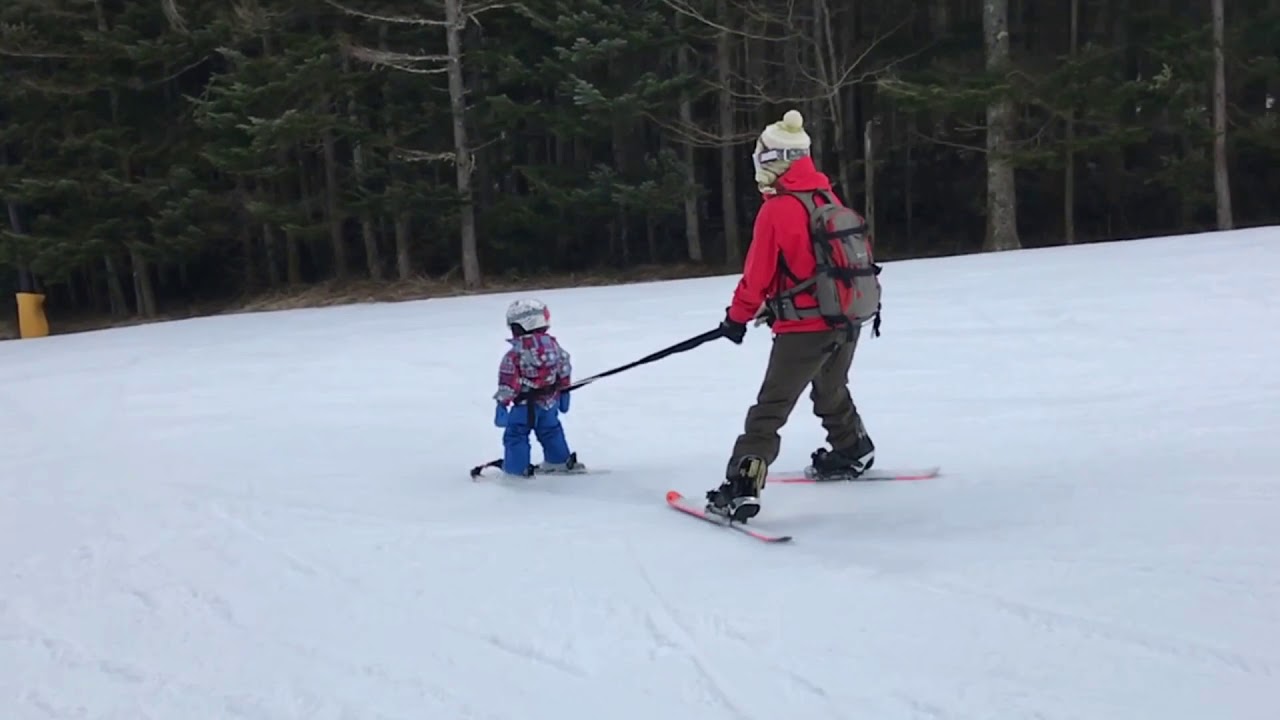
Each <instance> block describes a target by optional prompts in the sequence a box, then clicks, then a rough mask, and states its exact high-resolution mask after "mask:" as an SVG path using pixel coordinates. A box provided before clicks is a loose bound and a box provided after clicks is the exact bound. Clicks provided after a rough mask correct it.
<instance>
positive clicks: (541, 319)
mask: <svg viewBox="0 0 1280 720" xmlns="http://www.w3.org/2000/svg"><path fill="white" fill-rule="evenodd" d="M550 326H551V311H550V310H548V309H547V306H546V305H545V304H543V302H542V301H541V300H533V299H529V300H516V301H515V302H513V303H511V304H510V305H508V306H507V327H510V328H512V329H517V328H518V329H519V330H520V332H521V333H531V332H534V331H535V330H543V329H545V328H548V327H550Z"/></svg>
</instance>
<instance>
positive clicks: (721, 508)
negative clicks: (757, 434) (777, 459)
mask: <svg viewBox="0 0 1280 720" xmlns="http://www.w3.org/2000/svg"><path fill="white" fill-rule="evenodd" d="M768 472H769V470H768V467H767V466H766V465H765V462H764V460H763V459H761V458H759V457H756V456H754V455H748V456H746V457H743V458H741V459H739V460H738V462H737V463H734V462H733V461H730V464H729V470H728V472H726V473H725V481H724V482H723V483H721V484H720V487H718V488H716V489H715V490H708V491H707V508H706V510H707V512H709V513H712V514H715V515H719V516H721V517H725V518H728V519H730V520H732V521H733V522H737V523H744V524H745V523H746V522H747V521H748V520H750V519H751V518H753V517H755V516H756V514H757V513H759V512H760V491H761V490H763V489H764V485H765V478H766V476H767V475H768Z"/></svg>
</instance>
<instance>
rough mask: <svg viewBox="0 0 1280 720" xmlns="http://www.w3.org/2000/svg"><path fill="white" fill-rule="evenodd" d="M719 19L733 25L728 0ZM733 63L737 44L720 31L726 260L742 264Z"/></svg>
mask: <svg viewBox="0 0 1280 720" xmlns="http://www.w3.org/2000/svg"><path fill="white" fill-rule="evenodd" d="M716 17H717V18H719V20H720V21H721V22H729V3H728V0H717V2H716ZM732 62H733V42H732V37H731V36H730V34H729V30H728V29H723V30H721V31H720V33H719V35H718V37H717V38H716V81H717V83H719V102H718V104H719V110H720V202H721V204H722V205H723V208H722V209H723V211H724V259H725V262H726V263H727V264H729V265H731V266H732V265H737V264H739V263H741V262H742V238H741V237H740V236H739V232H740V231H739V229H738V189H737V188H738V183H737V177H736V175H737V171H736V169H735V163H734V157H733V154H734V152H735V148H734V147H733V145H732V138H733V136H734V134H735V133H736V132H737V127H736V125H735V123H734V120H733V94H732V92H731V90H732V85H731V83H732V82H733V78H732V70H733V68H732V67H730V63H732Z"/></svg>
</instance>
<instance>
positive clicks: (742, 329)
mask: <svg viewBox="0 0 1280 720" xmlns="http://www.w3.org/2000/svg"><path fill="white" fill-rule="evenodd" d="M720 334H722V335H724V336H725V337H727V338H729V340H730V341H732V342H733V344H734V345H741V344H742V341H743V340H744V339H745V338H746V337H747V324H746V323H740V322H734V321H733V320H732V319H730V318H729V311H728V310H725V313H724V320H721V321H720Z"/></svg>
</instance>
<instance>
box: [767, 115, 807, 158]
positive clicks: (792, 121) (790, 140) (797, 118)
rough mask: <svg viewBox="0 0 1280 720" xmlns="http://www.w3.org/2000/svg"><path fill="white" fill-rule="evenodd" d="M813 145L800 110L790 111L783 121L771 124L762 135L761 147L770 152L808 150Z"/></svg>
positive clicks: (783, 117)
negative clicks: (805, 129)
mask: <svg viewBox="0 0 1280 720" xmlns="http://www.w3.org/2000/svg"><path fill="white" fill-rule="evenodd" d="M811 144H812V143H811V141H810V139H809V133H806V132H805V131H804V116H803V115H801V114H800V111H799V110H788V111H787V112H786V113H785V114H783V116H782V119H781V120H779V121H778V122H775V123H770V124H769V126H768V127H766V128H765V129H764V132H762V133H760V145H761V146H762V147H764V148H768V149H770V150H808V149H809V146H810V145H811Z"/></svg>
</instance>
